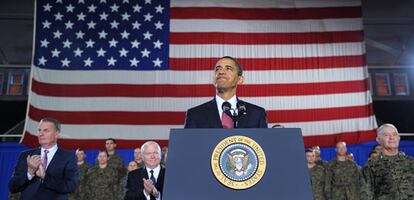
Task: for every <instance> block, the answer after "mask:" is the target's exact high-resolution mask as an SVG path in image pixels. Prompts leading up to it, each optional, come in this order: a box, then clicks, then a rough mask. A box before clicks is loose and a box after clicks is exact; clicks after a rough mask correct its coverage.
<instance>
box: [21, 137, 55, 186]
mask: <svg viewBox="0 0 414 200" xmlns="http://www.w3.org/2000/svg"><path fill="white" fill-rule="evenodd" d="M45 150H48V151H49V152H48V153H47V165H46V167H45V171H46V170H47V167H48V166H49V164H50V161H52V159H53V156H55V153H56V151H57V150H58V146H57V144H55V145H54V146H53V147H51V148H49V149H45V148H43V147H42V148H40V159H41V160H42V161H43V159H44V157H45ZM32 178H33V176H31V175H30V174H29V172H27V179H29V180H32Z"/></svg>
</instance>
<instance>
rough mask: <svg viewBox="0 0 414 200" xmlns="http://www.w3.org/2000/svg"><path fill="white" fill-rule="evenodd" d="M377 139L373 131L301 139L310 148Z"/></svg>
mask: <svg viewBox="0 0 414 200" xmlns="http://www.w3.org/2000/svg"><path fill="white" fill-rule="evenodd" d="M376 137H377V134H376V132H375V129H373V130H367V131H355V132H344V133H338V134H332V135H317V136H316V135H315V136H306V137H304V138H303V140H304V141H303V143H304V144H305V147H312V146H316V145H317V146H321V147H328V146H335V144H336V143H338V142H346V143H347V144H359V143H363V142H370V141H374V140H375V138H376Z"/></svg>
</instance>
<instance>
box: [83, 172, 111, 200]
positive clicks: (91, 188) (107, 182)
mask: <svg viewBox="0 0 414 200" xmlns="http://www.w3.org/2000/svg"><path fill="white" fill-rule="evenodd" d="M116 175H117V173H116V171H115V170H114V169H113V168H110V167H108V166H107V167H105V168H103V169H102V168H100V167H99V165H98V166H95V167H93V168H91V169H89V170H88V172H87V173H86V177H85V183H86V184H85V185H86V187H85V193H84V194H85V199H88V200H116V199H117V196H118V191H117V189H118V181H117V179H116Z"/></svg>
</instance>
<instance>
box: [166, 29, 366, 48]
mask: <svg viewBox="0 0 414 200" xmlns="http://www.w3.org/2000/svg"><path fill="white" fill-rule="evenodd" d="M363 40H364V35H363V32H362V31H341V32H314V33H311V32H309V33H216V32H214V33H212V32H203V33H170V44H241V45H249V44H254V45H260V44H324V43H339V42H342V43H343V42H361V41H363Z"/></svg>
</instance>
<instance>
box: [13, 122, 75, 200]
mask: <svg viewBox="0 0 414 200" xmlns="http://www.w3.org/2000/svg"><path fill="white" fill-rule="evenodd" d="M60 129H61V128H60V123H59V121H57V120H56V119H53V118H44V119H42V120H41V121H40V123H39V126H38V141H39V144H40V146H41V147H40V148H36V149H32V150H28V151H24V152H22V153H21V154H20V156H19V160H18V162H17V165H16V168H15V170H14V173H13V176H12V178H11V179H10V181H9V189H10V192H12V193H15V192H21V199H22V200H31V199H33V200H38V199H48V200H61V199H67V198H68V197H67V194H68V193H71V192H74V191H75V189H76V187H77V184H78V180H79V172H78V167H77V166H76V156H75V154H73V153H71V152H69V151H66V150H63V149H61V148H59V147H58V146H57V139H58V138H59V136H60Z"/></svg>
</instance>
